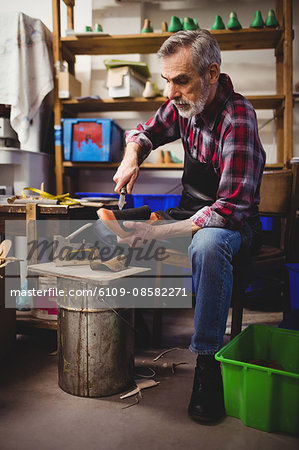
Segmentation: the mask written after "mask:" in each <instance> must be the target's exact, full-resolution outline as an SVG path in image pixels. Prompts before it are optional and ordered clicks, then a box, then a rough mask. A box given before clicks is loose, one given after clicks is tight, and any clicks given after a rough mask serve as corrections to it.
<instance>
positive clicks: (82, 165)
mask: <svg viewBox="0 0 299 450" xmlns="http://www.w3.org/2000/svg"><path fill="white" fill-rule="evenodd" d="M119 164H120V163H109V162H102V163H101V162H90V161H86V162H76V161H64V162H63V167H65V168H66V169H68V168H71V169H102V170H112V169H113V170H116V169H117V168H118V166H119ZM283 167H284V164H283V163H272V164H266V167H265V168H266V169H268V170H269V169H282V168H283ZM183 168H184V164H183V163H142V164H141V166H140V169H141V170H183Z"/></svg>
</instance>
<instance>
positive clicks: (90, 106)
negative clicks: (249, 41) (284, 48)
mask: <svg viewBox="0 0 299 450" xmlns="http://www.w3.org/2000/svg"><path fill="white" fill-rule="evenodd" d="M246 98H247V99H248V100H249V101H250V102H251V103H252V105H253V107H254V108H255V109H277V108H280V107H282V106H283V103H284V96H283V95H262V96H261V95H260V96H258V95H247V96H246ZM166 100H167V99H166V98H165V97H156V98H151V99H146V98H119V99H99V100H94V99H86V100H77V99H70V100H64V101H62V105H63V111H64V113H65V114H78V113H84V112H92V113H94V112H105V111H156V110H157V109H158V108H159V107H160V106H161V104H162V103H163V102H165V101H166Z"/></svg>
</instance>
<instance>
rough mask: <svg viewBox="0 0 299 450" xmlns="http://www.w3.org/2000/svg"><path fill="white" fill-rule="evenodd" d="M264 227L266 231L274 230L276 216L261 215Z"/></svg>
mask: <svg viewBox="0 0 299 450" xmlns="http://www.w3.org/2000/svg"><path fill="white" fill-rule="evenodd" d="M260 220H261V224H262V228H263V230H264V231H272V230H273V226H274V222H275V219H274V217H265V216H260Z"/></svg>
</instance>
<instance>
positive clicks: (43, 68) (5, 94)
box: [0, 12, 54, 145]
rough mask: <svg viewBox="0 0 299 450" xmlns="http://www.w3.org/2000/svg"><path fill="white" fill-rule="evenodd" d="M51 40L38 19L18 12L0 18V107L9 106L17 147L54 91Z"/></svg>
mask: <svg viewBox="0 0 299 450" xmlns="http://www.w3.org/2000/svg"><path fill="white" fill-rule="evenodd" d="M51 40H52V35H51V32H50V31H49V30H48V28H47V27H46V26H45V25H44V24H43V23H42V22H41V21H40V20H39V19H34V18H32V17H29V16H27V15H26V14H23V13H21V12H13V13H1V14H0V103H3V104H6V105H11V114H10V122H11V125H12V127H13V128H14V130H15V131H16V132H17V134H18V138H19V141H20V142H21V145H22V143H26V141H27V140H28V137H29V131H30V121H31V120H32V119H33V117H34V116H35V114H36V113H37V111H38V109H39V107H40V105H41V103H42V101H43V99H44V97H45V96H46V95H47V94H48V93H49V92H50V91H51V90H52V89H53V88H54V77H53V62H52V61H53V60H52V48H51Z"/></svg>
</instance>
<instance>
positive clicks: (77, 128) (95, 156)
mask: <svg viewBox="0 0 299 450" xmlns="http://www.w3.org/2000/svg"><path fill="white" fill-rule="evenodd" d="M62 126H63V150H64V159H65V160H66V161H92V162H119V161H121V159H122V155H123V148H124V130H123V129H122V128H121V127H120V126H119V125H117V124H116V123H115V122H114V120H113V119H81V118H77V119H62Z"/></svg>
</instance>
